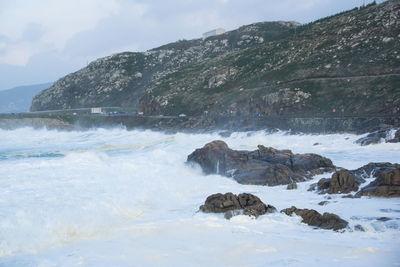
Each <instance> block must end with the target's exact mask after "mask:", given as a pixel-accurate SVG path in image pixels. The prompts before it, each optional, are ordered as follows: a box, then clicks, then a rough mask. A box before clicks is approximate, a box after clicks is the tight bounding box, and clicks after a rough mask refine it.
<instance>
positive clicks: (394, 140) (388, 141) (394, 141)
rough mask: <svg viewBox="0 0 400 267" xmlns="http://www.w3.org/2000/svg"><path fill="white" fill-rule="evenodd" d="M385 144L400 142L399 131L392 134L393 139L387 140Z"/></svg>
mask: <svg viewBox="0 0 400 267" xmlns="http://www.w3.org/2000/svg"><path fill="white" fill-rule="evenodd" d="M386 142H387V143H399V142H400V129H398V130H397V131H396V132H395V133H394V138H392V139H389V140H387V141H386Z"/></svg>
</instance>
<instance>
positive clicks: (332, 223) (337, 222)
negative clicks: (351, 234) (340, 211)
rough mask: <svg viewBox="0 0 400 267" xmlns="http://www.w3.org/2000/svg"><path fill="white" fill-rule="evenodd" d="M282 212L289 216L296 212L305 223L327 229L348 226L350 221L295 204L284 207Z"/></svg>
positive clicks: (338, 228) (335, 229) (336, 229)
mask: <svg viewBox="0 0 400 267" xmlns="http://www.w3.org/2000/svg"><path fill="white" fill-rule="evenodd" d="M281 212H283V213H285V214H286V215H288V216H291V215H292V214H293V213H294V214H296V215H297V216H300V217H301V218H302V219H303V220H302V222H303V223H306V224H308V225H311V226H317V227H319V228H322V229H327V230H334V231H338V230H340V229H343V228H346V227H347V225H348V222H347V221H345V220H343V219H341V218H340V217H339V216H338V215H336V214H333V213H328V212H325V213H324V214H323V215H321V214H320V213H319V212H317V211H316V210H312V209H311V210H310V209H298V208H296V207H295V206H292V207H291V208H287V209H284V210H282V211H281Z"/></svg>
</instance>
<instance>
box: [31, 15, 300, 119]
mask: <svg viewBox="0 0 400 267" xmlns="http://www.w3.org/2000/svg"><path fill="white" fill-rule="evenodd" d="M299 25H300V24H299V23H296V22H262V23H255V24H251V25H247V26H243V27H241V28H239V29H237V30H234V31H231V32H227V33H225V34H223V35H219V36H213V37H209V38H207V39H206V40H203V39H195V40H189V41H188V40H181V41H178V42H175V43H171V44H167V45H164V46H161V47H158V48H155V49H152V50H149V51H146V52H144V53H132V52H125V53H119V54H114V55H112V56H109V57H105V58H100V59H98V60H96V61H94V62H92V63H90V64H89V65H88V66H87V67H86V68H83V69H81V70H79V71H77V72H75V73H72V74H69V75H67V76H65V77H64V78H62V79H60V80H58V81H57V82H56V83H55V84H54V85H53V86H52V87H50V88H49V89H47V90H45V91H43V92H42V93H40V94H39V95H37V96H36V97H35V98H34V99H33V102H32V107H31V111H39V110H54V109H70V108H81V107H93V106H103V107H110V106H117V107H119V106H123V107H132V108H135V107H137V106H138V103H139V99H140V98H141V97H142V96H143V94H144V92H145V90H146V89H147V88H148V87H150V86H152V85H157V84H158V80H159V79H161V78H162V77H165V76H167V75H169V74H171V73H174V72H177V71H178V70H179V69H183V68H185V67H187V66H190V65H193V64H196V63H199V62H207V61H208V60H210V59H212V58H216V57H218V56H220V55H223V54H226V53H230V52H234V51H240V50H243V49H245V48H248V47H251V46H254V45H257V44H260V43H265V42H270V41H272V40H276V39H280V38H283V37H284V36H287V35H289V34H291V33H292V32H293V29H294V28H296V27H297V26H299Z"/></svg>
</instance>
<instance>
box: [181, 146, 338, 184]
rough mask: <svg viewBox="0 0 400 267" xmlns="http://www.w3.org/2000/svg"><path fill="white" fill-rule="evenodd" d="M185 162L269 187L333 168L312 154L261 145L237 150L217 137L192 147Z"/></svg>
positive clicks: (207, 171) (245, 182)
mask: <svg viewBox="0 0 400 267" xmlns="http://www.w3.org/2000/svg"><path fill="white" fill-rule="evenodd" d="M187 161H188V162H195V163H198V164H199V165H200V166H201V167H202V169H203V171H204V173H205V174H220V175H224V176H228V177H233V179H235V180H236V181H237V182H238V183H241V184H256V185H269V186H274V185H282V184H291V183H294V182H302V181H305V180H306V179H309V178H310V177H311V176H312V175H313V174H315V172H321V171H328V170H332V169H333V168H334V165H333V164H332V162H331V160H329V159H327V158H324V157H322V156H320V155H316V154H293V153H292V152H291V151H290V150H277V149H274V148H270V147H264V146H262V145H259V146H258V149H257V150H255V151H237V150H232V149H230V148H229V147H228V145H227V144H226V143H225V142H223V141H219V140H218V141H213V142H211V143H208V144H206V145H205V146H204V147H203V148H200V149H196V150H195V151H194V152H193V153H192V154H190V155H189V156H188V158H187Z"/></svg>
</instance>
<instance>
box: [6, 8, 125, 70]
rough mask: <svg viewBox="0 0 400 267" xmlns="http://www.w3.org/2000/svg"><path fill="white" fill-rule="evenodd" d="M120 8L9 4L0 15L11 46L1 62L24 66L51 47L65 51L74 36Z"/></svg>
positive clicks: (92, 26) (8, 43)
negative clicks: (67, 43)
mask: <svg viewBox="0 0 400 267" xmlns="http://www.w3.org/2000/svg"><path fill="white" fill-rule="evenodd" d="M118 9H119V5H118V4H117V2H116V1H115V0H114V1H113V0H82V1H79V2H78V1H52V0H39V1H26V0H25V1H23V0H15V1H10V3H8V5H7V4H6V5H5V7H3V9H2V10H3V11H2V12H1V13H0V36H3V37H5V38H7V46H8V48H7V49H6V51H3V53H2V54H1V55H0V63H6V64H11V65H20V66H23V65H26V64H27V63H28V60H29V58H30V57H31V56H33V55H34V54H36V53H40V52H43V51H45V50H46V49H48V48H49V47H52V48H54V49H56V50H58V51H62V50H63V48H64V45H65V44H66V42H67V41H68V40H69V39H70V38H71V37H72V36H74V35H75V34H77V33H79V32H82V31H85V30H89V29H92V28H94V27H95V26H96V24H97V23H98V22H99V20H101V19H102V18H104V17H107V16H109V15H111V14H114V13H117V12H118ZM19 53H22V55H19V56H18V54H19Z"/></svg>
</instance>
